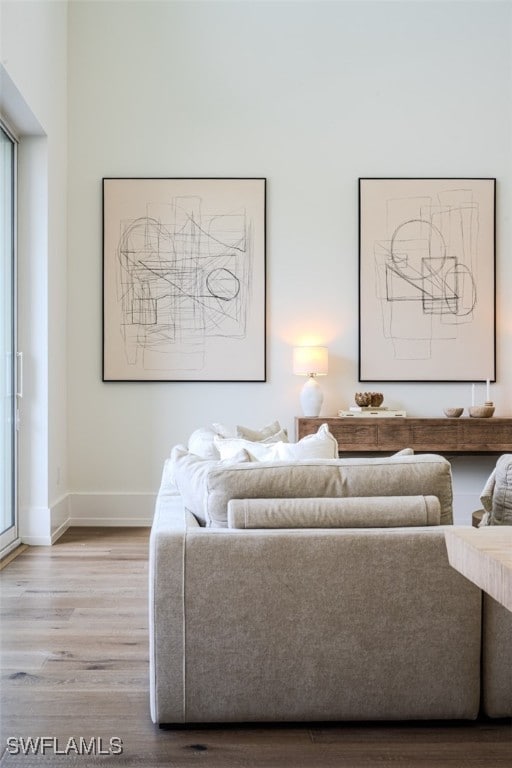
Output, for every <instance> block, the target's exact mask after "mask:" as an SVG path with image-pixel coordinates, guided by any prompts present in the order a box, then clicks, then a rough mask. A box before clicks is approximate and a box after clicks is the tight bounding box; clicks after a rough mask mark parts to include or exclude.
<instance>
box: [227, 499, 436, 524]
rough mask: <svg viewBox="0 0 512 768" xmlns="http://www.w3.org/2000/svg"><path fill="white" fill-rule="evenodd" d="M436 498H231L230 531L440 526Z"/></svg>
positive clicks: (229, 512) (229, 510)
mask: <svg viewBox="0 0 512 768" xmlns="http://www.w3.org/2000/svg"><path fill="white" fill-rule="evenodd" d="M440 520H441V505H440V504H439V499H438V498H437V496H370V497H368V496H360V497H357V498H348V499H331V498H329V499H231V501H229V502H228V528H390V527H411V526H424V525H439V523H440Z"/></svg>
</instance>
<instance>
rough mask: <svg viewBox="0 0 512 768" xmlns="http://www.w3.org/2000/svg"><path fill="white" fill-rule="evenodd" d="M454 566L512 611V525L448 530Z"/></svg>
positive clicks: (451, 561)
mask: <svg viewBox="0 0 512 768" xmlns="http://www.w3.org/2000/svg"><path fill="white" fill-rule="evenodd" d="M445 540H446V548H447V550H448V560H449V562H450V565H451V566H452V567H453V568H455V569H456V570H457V571H459V572H460V573H462V574H463V576H465V577H466V578H467V579H469V580H470V581H472V582H473V583H474V584H476V585H477V587H480V589H483V590H484V592H487V593H488V594H489V595H491V597H493V598H494V599H495V600H497V601H498V602H499V603H501V605H504V606H505V608H508V610H509V611H512V525H491V526H488V527H486V528H464V527H457V526H454V527H453V528H447V529H446V531H445Z"/></svg>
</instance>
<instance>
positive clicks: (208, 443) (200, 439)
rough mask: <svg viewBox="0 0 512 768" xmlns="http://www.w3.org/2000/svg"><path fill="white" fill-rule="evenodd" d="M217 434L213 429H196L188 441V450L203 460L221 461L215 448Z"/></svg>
mask: <svg viewBox="0 0 512 768" xmlns="http://www.w3.org/2000/svg"><path fill="white" fill-rule="evenodd" d="M215 436H216V433H215V432H214V431H213V429H206V428H204V427H202V428H201V429H196V430H195V431H194V432H192V434H191V435H190V437H189V439H188V450H189V451H190V453H194V454H195V455H196V456H200V457H201V458H202V459H215V460H217V461H218V460H219V459H220V456H219V452H218V450H217V448H216V447H215V443H214V439H215Z"/></svg>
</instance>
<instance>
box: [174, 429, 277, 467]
mask: <svg viewBox="0 0 512 768" xmlns="http://www.w3.org/2000/svg"><path fill="white" fill-rule="evenodd" d="M222 437H224V438H244V439H245V440H251V441H253V442H263V443H276V442H277V441H279V440H281V441H283V442H287V441H288V434H287V432H286V430H285V429H282V427H281V425H280V424H279V422H278V421H273V422H272V424H268V425H267V426H266V427H262V429H250V428H249V427H243V426H237V427H236V428H234V429H233V428H231V427H227V426H226V425H225V424H219V423H214V424H212V426H211V427H200V428H199V429H196V430H194V432H192V434H191V435H190V437H189V439H188V450H189V451H190V452H191V453H195V454H196V456H201V458H203V459H217V460H218V459H220V458H221V455H220V453H219V450H218V448H217V446H216V445H215V440H216V438H217V439H218V438H222ZM239 447H243V446H239ZM237 452H238V451H237V450H235V451H234V453H237ZM223 458H226V457H223Z"/></svg>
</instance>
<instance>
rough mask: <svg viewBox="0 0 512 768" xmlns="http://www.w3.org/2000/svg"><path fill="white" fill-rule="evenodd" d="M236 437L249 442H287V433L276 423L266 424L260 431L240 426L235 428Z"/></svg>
mask: <svg viewBox="0 0 512 768" xmlns="http://www.w3.org/2000/svg"><path fill="white" fill-rule="evenodd" d="M236 436H237V437H241V438H243V439H244V440H251V442H253V443H255V442H264V443H277V442H278V440H283V441H284V442H287V441H288V433H287V432H286V430H285V429H283V428H282V427H281V425H280V423H279V422H278V421H274V422H272V424H268V425H267V426H266V427H263V428H262V429H250V428H249V427H243V426H241V425H240V424H238V425H237V428H236Z"/></svg>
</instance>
